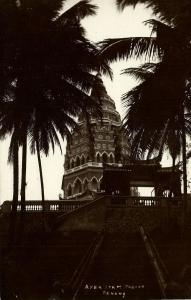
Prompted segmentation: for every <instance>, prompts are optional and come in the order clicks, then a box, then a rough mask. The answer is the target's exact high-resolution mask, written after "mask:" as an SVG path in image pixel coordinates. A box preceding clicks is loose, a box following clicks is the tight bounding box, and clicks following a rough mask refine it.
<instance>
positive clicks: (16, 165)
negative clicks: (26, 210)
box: [9, 139, 19, 245]
mask: <svg viewBox="0 0 191 300" xmlns="http://www.w3.org/2000/svg"><path fill="white" fill-rule="evenodd" d="M13 152H14V153H13V157H14V161H13V200H12V209H11V215H10V223H9V243H10V245H12V244H13V243H14V240H15V230H16V225H17V224H16V223H17V206H18V196H19V146H18V141H17V140H16V139H15V140H14V146H13Z"/></svg>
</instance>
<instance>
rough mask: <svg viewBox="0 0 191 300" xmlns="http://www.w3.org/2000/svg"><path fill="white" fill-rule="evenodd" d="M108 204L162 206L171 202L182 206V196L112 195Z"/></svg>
mask: <svg viewBox="0 0 191 300" xmlns="http://www.w3.org/2000/svg"><path fill="white" fill-rule="evenodd" d="M107 201H108V202H107V203H108V206H112V207H115V206H117V207H149V206H151V207H161V206H165V207H166V206H167V205H169V204H172V205H176V206H182V203H183V202H182V198H181V197H173V198H167V197H144V196H139V197H137V196H132V197H128V196H120V195H112V196H110V197H108V200H107Z"/></svg>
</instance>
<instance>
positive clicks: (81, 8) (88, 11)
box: [57, 0, 97, 23]
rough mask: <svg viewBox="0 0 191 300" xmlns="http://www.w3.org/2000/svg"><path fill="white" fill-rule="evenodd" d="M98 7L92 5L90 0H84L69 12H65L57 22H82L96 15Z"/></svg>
mask: <svg viewBox="0 0 191 300" xmlns="http://www.w3.org/2000/svg"><path fill="white" fill-rule="evenodd" d="M96 10H97V6H96V5H93V4H91V3H90V1H89V0H82V1H80V2H78V3H76V4H75V5H73V6H72V7H71V8H69V9H68V10H67V11H65V12H64V13H63V14H62V15H61V16H60V17H59V18H58V19H57V22H61V23H65V22H68V21H69V22H71V20H81V19H83V18H85V17H88V16H92V15H95V14H96Z"/></svg>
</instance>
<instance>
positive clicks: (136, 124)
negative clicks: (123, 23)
mask: <svg viewBox="0 0 191 300" xmlns="http://www.w3.org/2000/svg"><path fill="white" fill-rule="evenodd" d="M159 65H160V64H154V63H149V64H148V63H147V64H144V65H143V66H141V67H138V68H128V69H125V70H124V71H123V74H128V75H131V76H134V77H135V78H136V79H138V80H139V81H141V82H140V83H139V85H138V86H136V87H135V88H133V89H132V90H131V91H129V92H127V93H126V94H124V95H123V97H122V99H123V102H124V104H125V107H126V108H127V113H126V116H125V119H124V124H123V127H124V129H125V131H126V133H127V135H128V136H129V137H130V138H131V141H132V147H131V155H132V158H133V159H137V158H139V156H140V155H143V156H144V155H145V153H147V159H149V158H150V156H151V155H152V154H153V153H155V152H156V151H158V155H157V157H155V161H158V162H159V161H160V160H161V159H162V154H163V151H164V147H165V145H166V146H167V148H168V149H169V152H170V154H171V156H172V161H173V167H172V171H173V172H174V170H175V161H176V157H177V156H178V155H180V150H181V129H182V117H181V113H180V112H178V111H175V112H174V113H173V112H172V109H171V108H170V111H167V109H169V108H168V107H165V115H164V112H163V110H161V109H160V107H159V106H158V103H155V102H151V101H150V100H151V95H149V94H148V93H149V91H148V90H147V87H149V84H150V82H152V80H155V76H157V71H156V68H160V66H159ZM167 84H168V82H167ZM151 92H152V90H151ZM145 93H147V96H145ZM185 104H186V102H185ZM186 108H187V110H189V107H186ZM168 116H169V118H168ZM184 120H185V130H186V134H187V135H190V134H191V127H190V125H191V114H190V113H187V114H185V116H184ZM172 176H173V174H172Z"/></svg>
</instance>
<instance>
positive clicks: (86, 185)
mask: <svg viewBox="0 0 191 300" xmlns="http://www.w3.org/2000/svg"><path fill="white" fill-rule="evenodd" d="M87 189H88V181H87V179H85V180H84V191H86V190H87Z"/></svg>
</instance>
